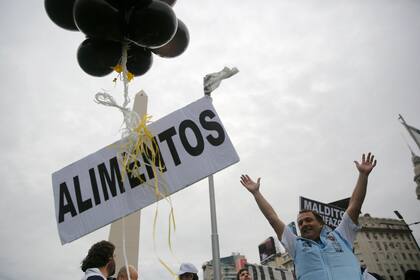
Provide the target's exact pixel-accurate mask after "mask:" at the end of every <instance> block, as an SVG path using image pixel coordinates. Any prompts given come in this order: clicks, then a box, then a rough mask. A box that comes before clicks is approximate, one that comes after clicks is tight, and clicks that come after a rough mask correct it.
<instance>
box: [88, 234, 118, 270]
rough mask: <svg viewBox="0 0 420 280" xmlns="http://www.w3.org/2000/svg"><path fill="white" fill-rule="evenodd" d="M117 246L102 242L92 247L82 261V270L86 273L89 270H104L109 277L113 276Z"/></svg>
mask: <svg viewBox="0 0 420 280" xmlns="http://www.w3.org/2000/svg"><path fill="white" fill-rule="evenodd" d="M114 250H115V246H114V244H112V243H111V242H109V241H105V240H103V241H100V242H98V243H95V244H93V246H92V247H90V249H89V252H88V254H87V256H86V257H85V258H84V260H83V261H82V265H81V267H80V268H81V269H82V271H83V272H84V271H86V270H87V269H88V268H103V269H105V271H106V272H107V274H108V275H106V276H111V275H114V273H115V260H114Z"/></svg>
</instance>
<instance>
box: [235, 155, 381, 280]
mask: <svg viewBox="0 0 420 280" xmlns="http://www.w3.org/2000/svg"><path fill="white" fill-rule="evenodd" d="M354 163H355V164H356V168H357V170H358V171H359V177H358V179H357V182H356V186H355V188H354V190H353V194H352V196H351V199H350V202H349V206H348V207H347V209H346V212H345V213H344V215H343V219H342V221H341V223H340V224H339V226H338V227H337V228H336V229H335V230H331V228H329V227H328V226H326V225H325V223H324V221H323V220H322V217H321V216H320V215H319V214H318V213H316V212H315V211H312V210H302V211H300V212H299V214H298V216H297V224H298V228H299V230H300V233H301V236H296V235H295V234H294V233H293V231H292V229H290V228H289V227H287V226H286V225H285V224H284V222H283V221H281V220H280V218H279V217H278V216H277V213H276V212H275V211H274V209H273V207H271V205H270V203H268V201H267V200H266V199H265V198H264V196H263V195H262V194H261V192H260V180H261V178H258V179H257V182H255V181H253V180H252V179H251V178H250V177H249V176H248V175H242V176H241V184H242V185H243V186H244V187H245V188H246V189H248V191H250V192H251V194H252V195H253V196H254V198H255V201H256V202H257V205H258V207H259V208H260V210H261V212H262V213H263V214H264V216H265V218H266V219H267V220H268V222H269V223H270V225H271V227H272V228H273V229H274V231H275V232H276V234H277V237H278V238H279V240H280V241H281V243H282V244H283V246H284V247H285V248H286V250H287V252H288V253H289V254H290V255H291V257H292V258H293V260H294V263H295V273H296V276H297V278H298V280H361V279H362V273H361V270H360V264H359V262H358V260H357V258H356V256H355V255H354V254H353V248H352V247H353V241H354V239H355V237H356V232H357V231H358V229H359V226H358V217H359V213H360V210H361V208H362V204H363V200H364V199H365V196H366V188H367V183H368V177H369V174H370V172H371V171H372V170H373V168H374V167H375V166H376V160H374V156H373V155H372V154H371V153H368V155H367V156H365V154H363V155H362V161H361V163H359V162H357V161H354Z"/></svg>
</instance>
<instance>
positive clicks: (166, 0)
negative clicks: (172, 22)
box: [159, 0, 176, 7]
mask: <svg viewBox="0 0 420 280" xmlns="http://www.w3.org/2000/svg"><path fill="white" fill-rule="evenodd" d="M159 1H162V2H165V3H166V4H168V5H169V6H172V7H173V6H174V5H175V2H176V0H159Z"/></svg>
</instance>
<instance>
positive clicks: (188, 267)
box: [178, 263, 198, 275]
mask: <svg viewBox="0 0 420 280" xmlns="http://www.w3.org/2000/svg"><path fill="white" fill-rule="evenodd" d="M184 273H194V274H197V273H198V270H197V268H196V267H195V266H194V265H193V264H192V263H182V264H181V266H180V267H179V271H178V275H182V274H184Z"/></svg>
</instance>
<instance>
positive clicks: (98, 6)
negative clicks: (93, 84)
mask: <svg viewBox="0 0 420 280" xmlns="http://www.w3.org/2000/svg"><path fill="white" fill-rule="evenodd" d="M175 2H176V0H45V2H44V4H45V9H46V11H47V14H48V16H49V17H50V19H51V20H52V21H53V22H55V23H56V24H57V25H58V26H60V27H62V28H64V29H68V30H76V31H78V30H80V31H82V32H83V33H84V34H86V37H87V38H86V40H85V41H83V42H82V43H81V44H80V46H79V49H78V50H77V60H78V62H79V65H80V67H81V68H82V69H83V70H84V71H85V72H86V73H88V74H90V75H92V76H97V77H101V76H105V75H107V74H109V73H111V72H112V71H113V69H114V67H115V66H116V65H118V64H119V63H120V60H121V54H122V48H123V44H127V43H129V48H128V59H127V69H128V71H130V72H131V73H132V74H133V75H134V76H140V75H143V74H144V73H146V72H147V71H148V70H149V69H150V67H151V65H152V62H153V56H152V53H154V54H156V55H159V56H161V57H168V58H169V57H176V56H178V55H180V54H181V53H183V52H184V50H185V49H186V48H187V46H188V43H189V34H188V29H187V27H186V26H185V24H184V23H183V22H182V21H181V20H179V19H177V17H176V15H175V13H174V11H173V10H172V8H171V6H173V5H174V4H175Z"/></svg>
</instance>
